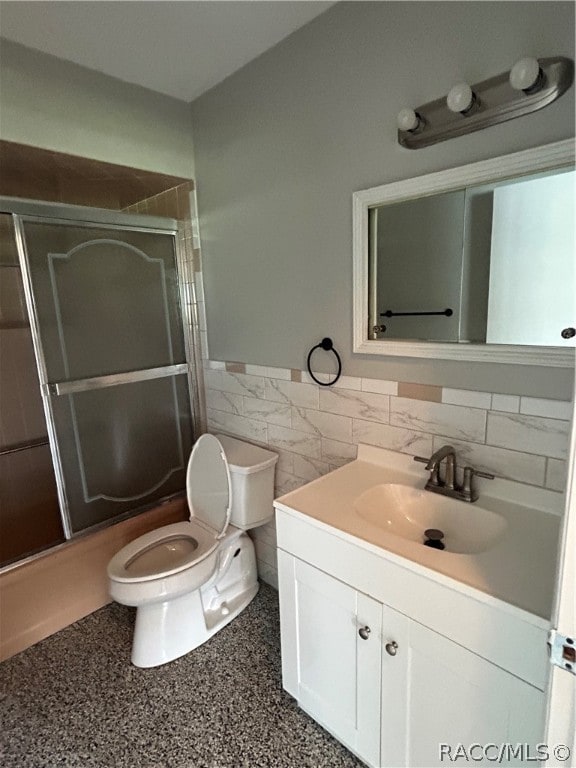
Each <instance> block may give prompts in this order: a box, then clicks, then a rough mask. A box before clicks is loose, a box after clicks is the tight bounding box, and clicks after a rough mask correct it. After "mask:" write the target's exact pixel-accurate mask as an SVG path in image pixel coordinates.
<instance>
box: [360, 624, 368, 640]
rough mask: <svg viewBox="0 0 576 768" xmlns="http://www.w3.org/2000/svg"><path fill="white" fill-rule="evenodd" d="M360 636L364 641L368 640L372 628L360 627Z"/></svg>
mask: <svg viewBox="0 0 576 768" xmlns="http://www.w3.org/2000/svg"><path fill="white" fill-rule="evenodd" d="M358 634H359V635H360V637H361V638H362V640H368V635H369V634H370V627H360V629H359V630H358Z"/></svg>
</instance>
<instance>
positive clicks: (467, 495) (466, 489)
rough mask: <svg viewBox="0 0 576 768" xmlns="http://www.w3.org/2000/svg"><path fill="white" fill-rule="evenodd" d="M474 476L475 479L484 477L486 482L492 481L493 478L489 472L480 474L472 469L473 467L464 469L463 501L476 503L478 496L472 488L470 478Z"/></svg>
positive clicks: (477, 470)
mask: <svg viewBox="0 0 576 768" xmlns="http://www.w3.org/2000/svg"><path fill="white" fill-rule="evenodd" d="M475 475H476V477H484V478H486V479H487V480H494V477H495V476H494V475H492V474H491V473H490V472H481V471H480V470H479V469H474V467H464V482H463V483H462V495H463V497H464V501H476V499H477V498H478V494H477V493H476V490H475V489H474V488H473V486H472V478H473V477H474V476H475Z"/></svg>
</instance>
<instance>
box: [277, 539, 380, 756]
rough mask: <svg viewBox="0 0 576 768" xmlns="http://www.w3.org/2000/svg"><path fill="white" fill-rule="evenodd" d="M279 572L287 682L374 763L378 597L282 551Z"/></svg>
mask: <svg viewBox="0 0 576 768" xmlns="http://www.w3.org/2000/svg"><path fill="white" fill-rule="evenodd" d="M278 575H279V589H280V617H281V633H282V676H283V684H284V688H285V689H286V690H287V691H288V692H289V693H290V694H291V695H292V696H294V697H295V698H296V699H297V700H298V703H299V705H300V706H301V707H302V709H304V710H305V711H306V712H308V714H310V715H311V716H312V717H313V718H314V719H315V720H317V721H318V722H319V723H320V724H321V725H322V726H324V727H325V728H326V729H327V730H328V731H330V732H331V733H332V734H333V735H334V736H336V738H338V739H339V740H340V741H341V742H342V743H343V744H345V745H346V746H347V747H349V748H350V749H351V750H353V751H354V752H355V753H356V754H357V755H359V756H360V757H361V758H362V759H363V760H365V761H366V762H367V763H368V764H369V765H373V766H377V765H378V764H379V758H380V679H381V645H380V626H381V615H382V606H381V604H380V603H378V602H377V601H375V600H372V599H371V598H369V597H366V595H363V594H361V593H359V592H357V591H356V590H354V589H352V588H351V587H349V586H347V585H346V584H343V583H342V582H340V581H338V580H337V579H334V578H332V577H331V576H328V575H326V574H325V573H323V572H322V571H319V570H318V569H317V568H313V567H312V566H310V565H308V564H307V563H304V562H302V561H301V560H298V559H297V558H294V557H292V556H291V555H288V554H287V553H285V552H283V551H282V550H279V551H278Z"/></svg>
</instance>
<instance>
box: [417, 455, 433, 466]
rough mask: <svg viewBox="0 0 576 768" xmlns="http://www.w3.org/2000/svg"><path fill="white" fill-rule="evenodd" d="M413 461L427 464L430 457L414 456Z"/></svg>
mask: <svg viewBox="0 0 576 768" xmlns="http://www.w3.org/2000/svg"><path fill="white" fill-rule="evenodd" d="M414 461H419V462H420V464H428V462H429V461H430V459H429V458H428V459H426V458H425V457H424V456H414Z"/></svg>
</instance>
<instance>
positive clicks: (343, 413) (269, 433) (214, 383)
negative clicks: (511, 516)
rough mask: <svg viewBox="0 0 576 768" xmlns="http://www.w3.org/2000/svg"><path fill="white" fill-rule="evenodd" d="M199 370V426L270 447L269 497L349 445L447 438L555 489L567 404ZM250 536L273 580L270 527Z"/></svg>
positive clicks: (399, 445) (324, 466) (398, 445)
mask: <svg viewBox="0 0 576 768" xmlns="http://www.w3.org/2000/svg"><path fill="white" fill-rule="evenodd" d="M204 369H205V370H204V383H205V391H206V408H207V422H208V429H209V431H211V432H218V431H222V432H226V433H228V434H232V435H235V436H237V437H240V438H245V439H247V440H249V441H253V442H256V443H260V444H262V445H264V446H267V447H269V448H270V449H271V450H274V451H276V452H277V453H278V454H279V457H280V458H279V462H278V465H277V471H276V489H275V493H276V495H277V496H279V495H281V494H284V493H287V492H288V491H291V490H294V489H295V488H297V487H299V486H301V485H303V484H304V483H306V482H309V481H310V480H314V479H315V478H317V477H320V476H321V475H323V474H326V473H327V472H329V471H330V470H332V469H335V468H336V467H339V466H342V465H343V464H345V463H347V462H349V461H352V460H353V459H355V458H356V451H357V446H358V443H368V444H371V445H376V446H380V447H383V448H389V449H391V450H394V451H399V452H401V453H407V454H409V455H413V456H415V455H420V456H430V455H431V454H432V453H433V452H434V451H435V450H437V449H438V448H439V447H440V446H441V445H444V444H446V443H450V444H452V445H454V447H455V448H456V452H457V458H458V463H459V466H464V465H465V464H471V465H472V466H474V467H475V468H476V469H481V470H484V471H487V472H492V473H494V474H496V475H498V476H500V477H504V478H507V479H510V480H515V481H516V482H520V483H524V484H526V485H532V486H537V487H540V488H547V489H549V490H552V491H557V492H562V491H563V490H564V485H565V482H566V457H567V452H568V441H569V426H570V419H571V416H572V404H571V403H569V402H564V401H558V400H546V399H542V398H533V397H523V396H515V395H500V394H495V393H490V392H476V391H471V390H459V389H451V388H447V387H438V386H430V385H420V384H413V383H410V382H396V381H384V380H380V379H368V378H359V377H349V376H342V377H341V378H340V380H339V381H338V382H337V384H336V385H335V386H334V387H330V388H325V387H320V386H318V385H317V384H315V383H314V382H313V381H312V379H311V378H310V377H309V375H308V374H307V373H306V372H304V371H299V370H293V369H284V368H268V367H265V366H255V365H244V364H243V363H238V362H226V363H224V362H213V361H210V360H205V361H204ZM315 376H316V377H317V378H318V379H319V380H320V381H322V380H323V374H319V373H318V374H315ZM423 478H424V474H423ZM254 539H255V544H256V552H257V557H258V567H259V571H260V575H261V577H262V578H263V579H264V580H265V581H268V582H270V583H272V584H276V582H277V578H276V551H275V547H276V539H275V529H274V524H273V523H271V524H268V525H267V526H263V527H262V528H257V529H255V531H254Z"/></svg>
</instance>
